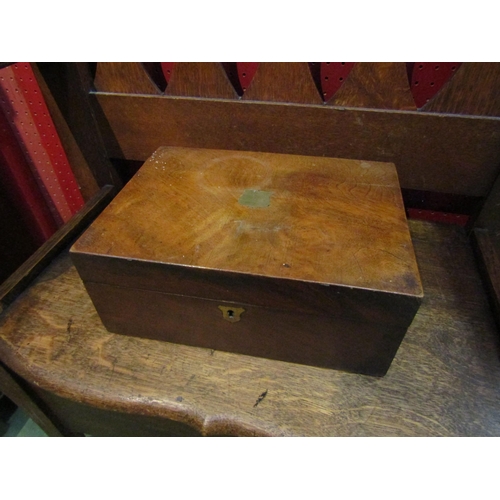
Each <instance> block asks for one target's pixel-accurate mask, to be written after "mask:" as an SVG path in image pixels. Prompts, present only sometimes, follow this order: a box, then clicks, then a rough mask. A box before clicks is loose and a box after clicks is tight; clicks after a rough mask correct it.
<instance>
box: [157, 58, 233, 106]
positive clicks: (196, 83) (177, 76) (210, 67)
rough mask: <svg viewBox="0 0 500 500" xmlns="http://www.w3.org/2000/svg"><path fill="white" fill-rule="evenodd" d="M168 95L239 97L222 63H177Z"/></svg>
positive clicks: (169, 83)
mask: <svg viewBox="0 0 500 500" xmlns="http://www.w3.org/2000/svg"><path fill="white" fill-rule="evenodd" d="M165 94H166V95H172V96H189V97H208V98H210V97H213V98H220V99H237V98H238V94H237V93H236V90H235V89H234V87H233V86H232V85H231V82H230V81H229V78H228V76H227V74H226V72H225V71H224V68H223V66H222V64H221V63H218V62H204V63H195V62H189V63H183V62H178V63H175V66H174V68H173V70H172V75H171V76H170V80H169V82H168V86H167V90H166V92H165Z"/></svg>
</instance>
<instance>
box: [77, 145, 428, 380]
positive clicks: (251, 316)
mask: <svg viewBox="0 0 500 500" xmlns="http://www.w3.org/2000/svg"><path fill="white" fill-rule="evenodd" d="M252 193H253V194H252ZM255 193H257V194H258V195H262V194H265V195H266V199H265V202H264V203H263V205H258V206H252V203H250V202H251V196H255ZM245 196H249V201H248V202H245V201H244V200H243V199H244V197H245ZM248 203H250V206H249V204H248ZM71 252H72V255H74V256H75V257H77V258H76V259H75V260H74V262H75V264H76V266H77V269H78V270H79V271H81V276H82V277H83V278H84V281H85V284H86V287H87V291H88V292H89V294H90V296H91V298H92V300H93V303H94V305H95V306H96V309H97V311H98V312H99V314H100V317H101V319H102V321H103V323H104V324H105V325H106V327H107V328H108V329H109V330H110V331H112V332H116V333H126V334H129V335H139V336H146V337H148V338H154V339H159V340H166V341H170V342H180V343H184V344H188V345H194V346H200V347H209V348H213V349H218V350H227V351H230V352H239V353H242V354H251V355H255V356H257V355H260V356H264V357H269V358H272V359H279V360H283V361H292V362H296V363H305V364H312V365H315V366H324V367H329V368H338V369H345V370H347V371H355V372H358V373H365V374H371V375H383V374H385V372H386V371H387V369H388V367H389V365H390V362H391V360H392V357H393V355H394V354H395V352H396V350H397V348H398V346H399V344H400V342H401V339H402V337H403V335H404V333H405V330H406V328H407V327H408V325H409V324H410V323H411V320H412V319H413V316H414V315H415V312H416V310H417V308H418V304H419V302H420V299H421V297H422V288H421V283H420V278H419V274H418V269H417V264H416V261H415V255H414V251H413V248H412V244H411V239H410V234H409V230H408V225H407V221H406V217H405V211H404V206H403V201H402V198H401V191H400V188H399V183H398V179H397V174H396V169H395V167H394V165H393V164H389V163H377V162H366V161H355V160H343V159H334V158H321V157H311V156H308V157H305V156H296V155H276V154H270V153H248V152H239V151H222V150H208V149H186V148H160V149H158V150H157V151H156V152H155V153H154V154H153V155H152V156H151V158H150V159H149V160H148V161H147V162H146V163H145V164H144V165H143V167H142V168H141V169H140V171H139V172H138V173H137V174H136V175H135V177H134V178H133V179H132V180H131V181H130V182H129V183H128V184H127V185H126V186H125V187H124V189H123V190H122V191H121V192H120V193H119V194H118V196H117V197H116V198H115V199H114V200H113V202H112V203H111V204H110V206H109V207H108V209H107V210H105V211H104V212H103V213H102V214H101V215H100V216H99V217H98V218H97V220H96V221H95V222H94V223H93V224H92V225H91V227H90V228H89V229H88V230H87V231H86V232H85V233H84V234H83V235H82V236H81V238H80V239H79V240H78V241H77V242H76V243H75V244H74V245H73V247H72V249H71ZM78 257H80V258H78ZM95 257H97V258H98V262H99V265H98V266H97V267H96V265H94V262H93V261H94V259H95ZM120 261H121V265H120V264H118V265H120V267H121V270H120V272H117V271H118V270H117V262H119V263H120ZM142 268H144V269H142ZM179 268H180V269H179ZM179 273H181V274H183V275H184V279H183V280H182V283H181V285H180V286H178V284H179V279H178V275H179ZM200 275H203V278H202V279H201V280H200ZM108 277H110V278H111V279H110V280H109V281H108V280H107V279H106V278H108ZM116 277H119V282H118V287H117V283H116V281H117V280H116ZM144 278H146V279H147V280H148V281H149V285H150V286H145V284H146V282H145V279H144ZM124 287H126V288H124ZM228 288H230V290H231V293H228ZM269 289H274V290H275V291H276V289H279V292H278V293H277V294H276V295H274V294H272V293H267V294H266V295H267V299H268V300H267V301H266V302H263V301H262V298H263V292H262V290H266V291H267V290H269ZM353 289H356V290H357V291H358V293H357V295H358V299H359V302H358V301H356V299H355V295H356V294H355V293H353ZM217 290H221V293H220V295H218V294H217ZM361 291H363V292H364V293H361ZM158 292H161V293H158ZM165 292H167V293H168V294H173V295H165ZM379 296H380V298H379ZM304 297H306V303H305V304H304ZM284 298H286V300H284ZM207 299H209V300H207ZM222 301H225V302H222ZM388 302H391V303H392V304H394V305H393V306H391V307H389V308H387V307H386V304H387V303H388ZM221 304H222V305H223V306H225V307H227V308H229V309H231V310H233V309H236V308H238V309H243V310H244V311H245V313H244V316H243V318H242V319H241V321H238V324H232V323H229V322H227V321H225V320H224V318H223V316H222V313H221V311H220V310H219V306H220V305H221ZM367 310H368V314H366V312H367ZM166 311H168V314H166ZM299 311H300V312H299ZM363 313H365V314H363ZM367 316H368V317H367ZM370 316H371V317H370ZM390 323H392V324H393V325H397V326H395V327H394V328H391V327H389V324H390Z"/></svg>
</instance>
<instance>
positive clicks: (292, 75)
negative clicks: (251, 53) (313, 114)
mask: <svg viewBox="0 0 500 500" xmlns="http://www.w3.org/2000/svg"><path fill="white" fill-rule="evenodd" d="M243 99H244V100H251V101H272V102H294V103H301V104H322V103H323V100H322V99H321V96H320V93H319V91H318V89H317V87H316V84H315V83H314V80H313V77H312V75H311V71H310V70H309V65H308V64H307V63H300V62H299V63H280V62H264V63H259V67H258V68H257V71H256V72H255V75H254V77H253V79H252V81H251V83H250V85H249V86H248V88H247V90H246V91H245V93H244V94H243Z"/></svg>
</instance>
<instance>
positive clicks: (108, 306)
mask: <svg viewBox="0 0 500 500" xmlns="http://www.w3.org/2000/svg"><path fill="white" fill-rule="evenodd" d="M86 287H87V290H88V292H89V295H90V297H91V298H92V301H93V302H94V305H95V307H96V309H97V312H98V313H99V316H100V317H101V319H102V321H103V323H104V326H105V327H106V328H107V329H108V330H110V331H111V332H115V333H121V334H125V335H132V336H138V337H146V338H151V339H156V340H162V341H168V342H174V343H180V344H186V345H192V346H197V347H206V348H209V349H216V350H222V351H228V352H235V353H240V354H246V355H250V356H258V357H265V358H270V359H277V360H282V361H288V362H293V363H299V364H307V365H313V366H319V367H325V368H334V369H339V370H344V371H349V372H355V373H362V374H366V375H375V376H382V375H384V374H385V373H386V371H387V370H388V368H389V366H390V364H391V362H392V359H393V357H394V355H395V354H396V351H397V349H398V347H399V345H400V343H401V340H402V339H403V336H404V334H405V332H406V329H405V328H402V327H398V326H392V327H391V326H387V325H380V324H373V323H366V322H362V321H357V322H354V321H346V320H344V319H342V318H336V317H333V316H324V315H321V316H320V315H312V314H303V313H291V312H290V311H280V310H273V309H268V308H265V307H256V306H251V305H246V304H241V303H231V302H224V301H212V300H205V299H198V298H192V297H183V296H176V295H169V294H163V293H158V292H151V291H146V290H133V289H127V288H120V287H115V286H109V285H103V284H97V283H86ZM219 306H222V307H226V308H231V309H233V310H236V311H238V314H239V315H240V316H239V317H240V320H239V321H236V322H230V321H228V320H226V319H224V317H223V311H222V310H221V309H220V308H219ZM242 309H243V311H241V310H242Z"/></svg>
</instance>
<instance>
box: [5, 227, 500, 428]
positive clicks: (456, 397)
mask: <svg viewBox="0 0 500 500" xmlns="http://www.w3.org/2000/svg"><path fill="white" fill-rule="evenodd" d="M410 229H411V233H412V237H413V243H414V246H415V251H416V255H417V260H418V262H419V267H420V271H421V276H422V281H423V285H424V292H425V298H424V301H423V303H422V306H421V308H420V310H419V312H418V313H417V315H416V317H415V320H414V321H413V323H412V325H411V327H410V329H409V331H408V333H407V335H406V337H405V339H404V340H403V342H402V344H401V347H400V349H399V351H398V353H397V355H396V357H395V360H394V362H393V364H392V366H391V368H390V370H389V372H388V374H387V375H386V376H385V377H384V378H381V379H374V378H371V377H365V376H362V375H353V374H347V373H342V372H338V371H333V370H328V369H321V368H313V367H307V366H300V365H294V364H291V363H285V362H279V361H270V360H266V359H260V358H253V357H249V356H243V355H237V354H228V353H224V352H220V351H211V350H209V349H203V348H195V347H188V346H182V345H176V344H169V343H166V342H157V341H152V340H146V339H139V338H133V337H127V336H121V335H117V334H112V333H109V332H107V331H106V330H105V328H104V327H103V326H102V324H101V322H100V320H99V317H98V315H97V313H96V311H95V309H94V307H93V306H92V303H91V301H90V299H89V297H88V295H87V294H86V292H85V288H84V286H83V283H82V282H81V280H80V278H79V277H78V274H77V272H76V270H75V269H74V267H73V266H72V265H71V262H70V260H69V257H68V256H67V255H63V256H62V257H61V258H60V259H58V260H57V261H55V262H54V263H53V264H52V265H51V267H50V268H49V269H48V270H47V272H45V273H44V274H43V275H42V276H40V278H39V279H38V281H37V282H36V284H35V285H34V286H32V287H31V288H30V289H29V291H27V292H26V293H25V294H24V295H23V296H22V297H20V298H19V299H18V300H17V301H16V302H15V303H14V304H12V305H11V306H10V307H9V309H7V310H6V311H4V313H3V314H2V316H1V317H0V329H1V330H0V332H1V333H0V357H1V358H2V359H3V360H4V361H5V363H7V364H8V365H9V366H10V367H11V368H12V369H14V370H15V371H16V372H17V373H19V374H20V375H22V376H23V377H24V378H25V379H26V380H27V381H29V382H30V383H33V384H36V386H37V387H39V388H40V389H41V390H43V391H49V392H50V393H52V394H54V396H51V403H53V400H54V399H56V398H64V399H65V400H67V401H68V405H71V406H72V407H73V408H76V409H74V410H72V411H69V410H68V409H67V406H68V405H59V406H58V408H59V409H60V411H63V409H64V412H67V413H62V416H63V417H66V418H67V420H65V421H67V422H68V423H70V422H71V423H72V424H73V425H74V426H78V430H79V431H80V432H85V428H89V427H92V428H93V429H94V432H96V431H99V429H101V431H102V433H103V434H106V435H109V434H110V433H111V434H112V433H113V429H114V432H115V433H120V430H119V429H123V428H124V427H125V426H126V423H128V424H129V426H128V429H127V431H126V432H127V435H130V434H136V435H143V434H144V433H145V432H150V433H151V434H153V435H155V434H160V430H161V429H164V427H161V424H162V422H174V423H180V424H184V425H187V426H189V427H191V428H193V429H194V430H195V431H196V432H198V433H200V434H203V435H214V434H217V435H220V434H230V435H234V434H240V435H249V434H250V435H315V436H495V435H499V434H500V398H499V397H498V394H499V387H500V362H499V359H498V349H497V348H498V346H497V332H496V330H495V326H494V321H493V317H492V315H491V312H490V309H489V306H488V302H487V298H486V295H485V292H484V290H483V288H482V284H481V280H480V277H479V275H478V272H477V270H476V264H475V261H474V256H473V253H472V250H471V248H470V246H469V243H468V240H467V236H466V234H465V232H464V230H463V229H462V228H459V227H456V226H445V225H437V224H436V225H433V224H430V223H426V222H421V221H410ZM264 395H265V396H264ZM257 402H258V403H257ZM53 407H55V403H53ZM85 408H87V409H88V412H87V413H85V412H83V409H85ZM89 408H90V409H89ZM94 408H95V409H96V410H95V411H94V410H93V409H94ZM78 409H81V411H82V412H83V413H82V415H89V418H90V419H91V418H93V419H95V420H94V421H90V420H89V421H88V422H86V420H85V418H83V417H79V418H78V417H77V416H75V413H76V412H77V411H79V410H78ZM108 413H109V414H110V415H114V419H111V417H110V419H109V420H106V421H107V422H108V423H109V428H107V429H104V420H103V421H100V422H99V421H97V420H98V419H100V418H102V419H106V418H107V417H106V415H107V414H108ZM127 414H130V418H128V417H127ZM142 417H144V419H145V420H148V419H149V420H148V422H151V424H150V425H148V426H146V427H142V428H141V426H140V421H141V418H142ZM117 420H121V424H120V425H118V424H117V422H116V421H117ZM138 421H139V422H138ZM142 421H144V420H142ZM134 426H135V427H134ZM73 430H77V429H73Z"/></svg>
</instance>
